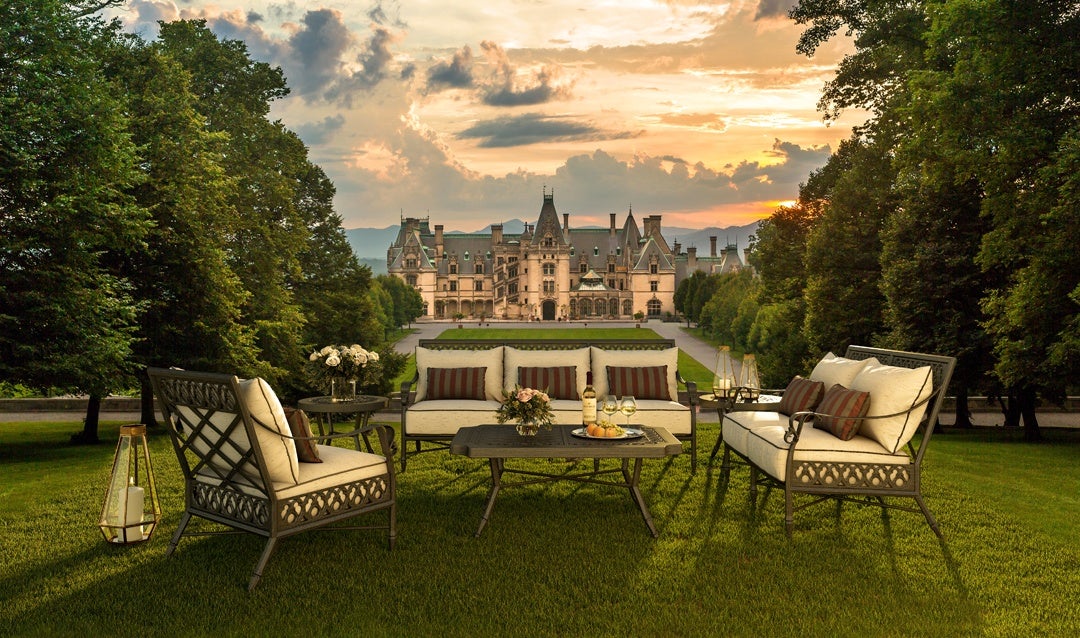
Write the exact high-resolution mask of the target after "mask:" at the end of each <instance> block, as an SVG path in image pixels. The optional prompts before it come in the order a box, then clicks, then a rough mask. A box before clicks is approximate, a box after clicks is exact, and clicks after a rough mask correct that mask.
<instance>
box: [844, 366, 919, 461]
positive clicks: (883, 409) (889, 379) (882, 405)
mask: <svg viewBox="0 0 1080 638" xmlns="http://www.w3.org/2000/svg"><path fill="white" fill-rule="evenodd" d="M933 381H934V379H933V373H932V372H931V370H930V366H924V367H922V368H914V369H912V368H900V367H896V366H885V365H880V364H876V363H875V364H874V365H869V366H867V367H866V368H864V369H863V370H862V371H860V372H859V374H857V375H856V376H855V379H853V380H852V382H851V389H852V390H862V391H863V392H869V393H870V410H869V411H868V412H867V413H866V415H867V416H881V415H885V414H896V413H897V412H905V411H906V410H909V409H910V408H911V406H913V405H915V404H916V403H918V402H920V401H922V400H923V399H925V398H926V397H928V396H930V392H931V391H932V390H933V387H934V383H933ZM925 412H926V404H925V403H924V404H922V405H920V406H919V407H918V408H916V409H915V410H912V411H911V412H906V413H905V414H901V415H899V416H894V417H890V418H887V419H866V420H864V421H863V423H862V427H861V428H860V429H859V434H861V435H863V436H867V437H870V438H871V439H874V440H875V441H877V442H878V443H880V444H881V445H882V446H883V447H884V448H885V449H887V450H889V451H890V452H896V451H898V450H899V449H900V448H902V447H903V446H905V445H907V442H908V441H910V440H911V437H913V436H915V430H916V429H917V428H918V427H919V422H920V421H922V417H923V413H925Z"/></svg>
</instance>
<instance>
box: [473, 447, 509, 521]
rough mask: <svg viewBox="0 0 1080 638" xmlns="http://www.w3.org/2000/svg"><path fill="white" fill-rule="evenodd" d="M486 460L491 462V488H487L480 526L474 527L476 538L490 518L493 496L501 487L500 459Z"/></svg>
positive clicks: (493, 504)
mask: <svg viewBox="0 0 1080 638" xmlns="http://www.w3.org/2000/svg"><path fill="white" fill-rule="evenodd" d="M488 461H489V462H490V463H491V489H490V490H488V500H487V505H486V506H485V507H484V515H483V516H481V517H480V527H478V528H476V538H480V534H481V532H483V531H484V526H485V525H487V522H488V519H489V518H491V510H492V509H493V508H494V507H495V497H496V496H498V495H499V488H500V487H502V467H503V466H502V459H488Z"/></svg>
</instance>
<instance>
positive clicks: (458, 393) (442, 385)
mask: <svg viewBox="0 0 1080 638" xmlns="http://www.w3.org/2000/svg"><path fill="white" fill-rule="evenodd" d="M486 375H487V368H486V367H481V368H428V370H427V397H426V398H427V399H428V400H429V401H438V400H441V399H472V400H474V401H483V400H484V394H485V392H484V378H485V377H486Z"/></svg>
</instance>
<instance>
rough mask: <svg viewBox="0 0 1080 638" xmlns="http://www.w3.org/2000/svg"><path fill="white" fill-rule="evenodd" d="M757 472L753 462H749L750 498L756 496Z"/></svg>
mask: <svg viewBox="0 0 1080 638" xmlns="http://www.w3.org/2000/svg"><path fill="white" fill-rule="evenodd" d="M757 473H758V469H757V467H755V466H754V464H753V463H751V464H750V498H753V499H756V498H757V481H758V478H757Z"/></svg>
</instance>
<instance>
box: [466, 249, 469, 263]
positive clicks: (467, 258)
mask: <svg viewBox="0 0 1080 638" xmlns="http://www.w3.org/2000/svg"><path fill="white" fill-rule="evenodd" d="M465 261H469V251H467V250H466V251H465Z"/></svg>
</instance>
